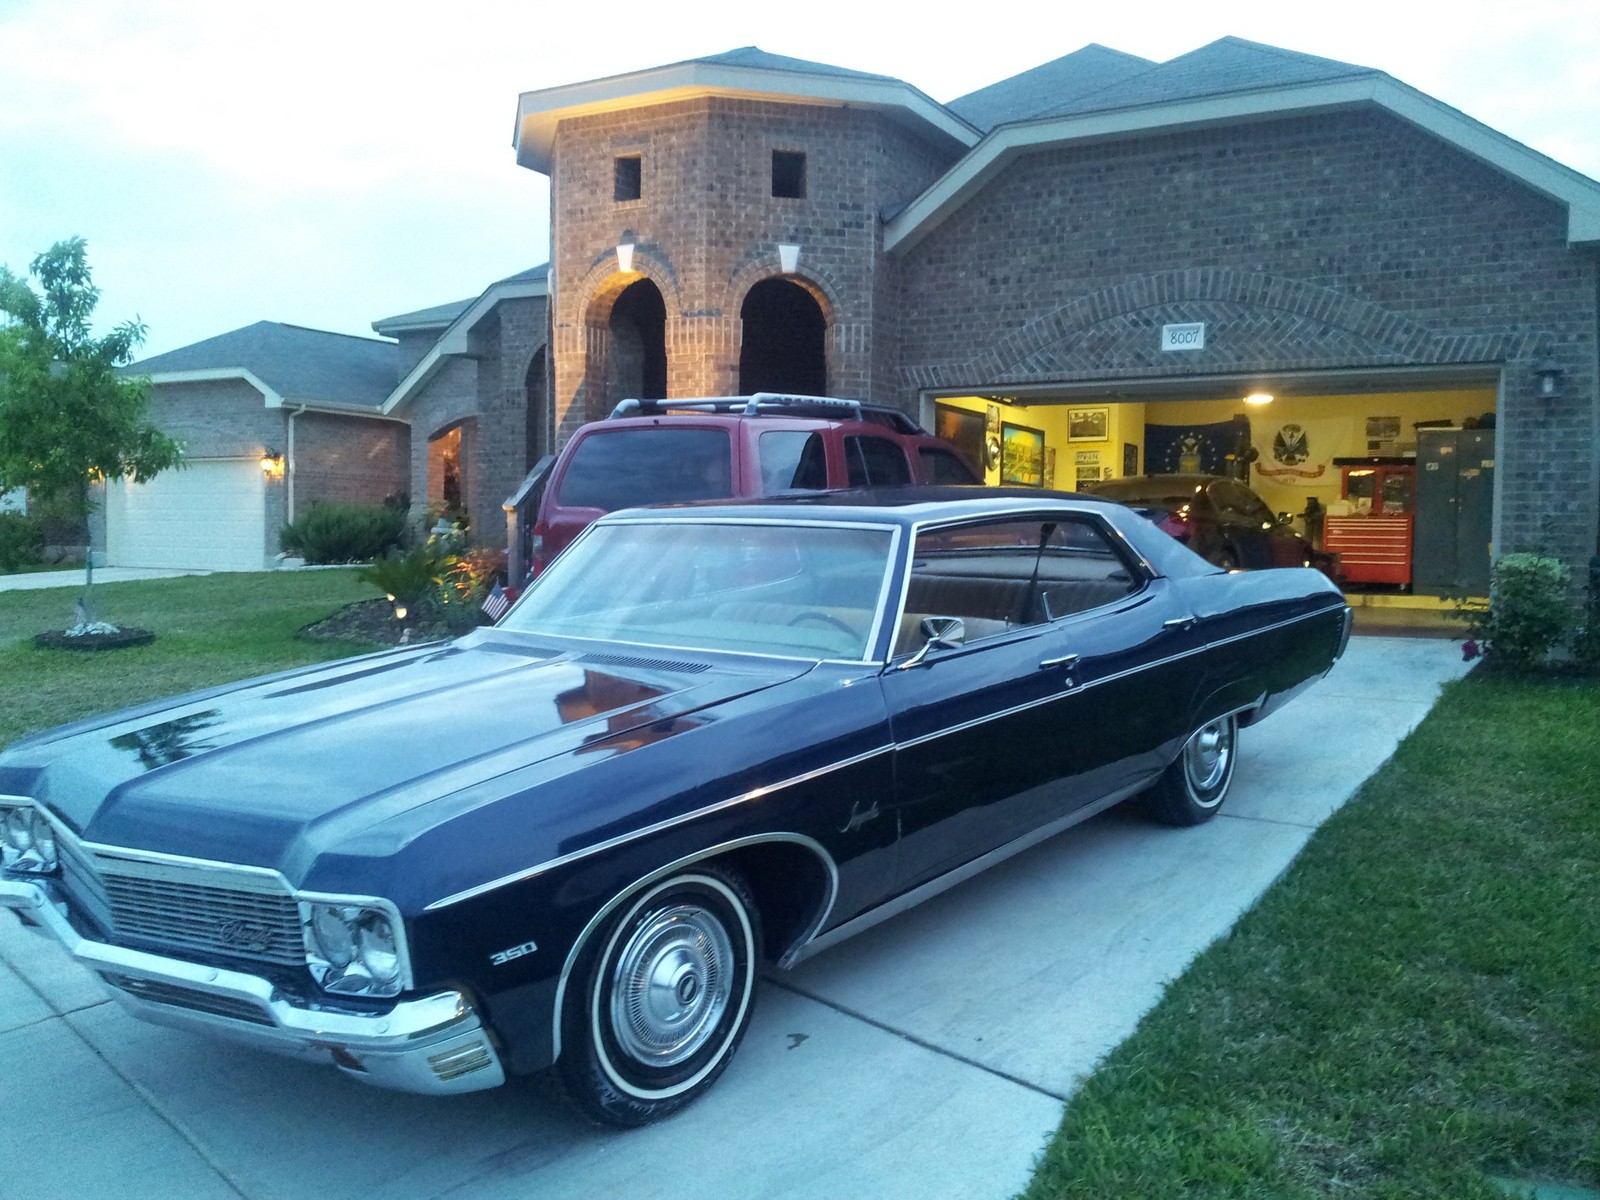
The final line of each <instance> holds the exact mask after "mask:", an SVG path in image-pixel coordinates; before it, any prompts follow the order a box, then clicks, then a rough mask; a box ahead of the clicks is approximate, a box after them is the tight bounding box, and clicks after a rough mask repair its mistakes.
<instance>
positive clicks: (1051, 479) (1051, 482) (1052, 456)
mask: <svg viewBox="0 0 1600 1200" xmlns="http://www.w3.org/2000/svg"><path fill="white" fill-rule="evenodd" d="M1044 485H1045V487H1047V488H1053V487H1055V486H1056V448H1055V447H1054V446H1047V447H1046V448H1045V452H1044Z"/></svg>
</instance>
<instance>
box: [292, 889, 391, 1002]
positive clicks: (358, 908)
mask: <svg viewBox="0 0 1600 1200" xmlns="http://www.w3.org/2000/svg"><path fill="white" fill-rule="evenodd" d="M302 904H303V907H304V911H305V918H306V919H305V929H306V965H307V966H309V967H310V968H311V975H312V977H313V978H314V979H315V980H316V981H317V983H318V984H320V985H321V986H322V987H323V988H325V989H326V990H327V991H330V992H337V993H339V994H341V995H346V996H398V995H399V994H400V992H401V990H402V988H403V986H404V983H405V978H404V977H405V950H404V945H403V942H402V940H401V939H402V936H403V934H402V931H401V929H400V928H399V922H398V918H397V917H396V916H395V915H394V914H392V913H390V912H388V911H386V910H385V909H382V908H378V907H375V906H373V905H371V904H363V903H360V902H354V901H352V902H339V901H327V900H306V901H302Z"/></svg>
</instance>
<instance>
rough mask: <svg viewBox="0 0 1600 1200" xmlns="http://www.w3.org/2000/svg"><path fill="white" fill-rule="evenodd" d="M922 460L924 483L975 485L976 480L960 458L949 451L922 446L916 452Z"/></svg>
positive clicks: (969, 468) (970, 469)
mask: <svg viewBox="0 0 1600 1200" xmlns="http://www.w3.org/2000/svg"><path fill="white" fill-rule="evenodd" d="M917 454H918V455H919V456H920V457H921V459H922V479H923V482H924V483H935V484H941V483H953V484H963V483H977V482H978V479H977V477H976V475H974V474H973V471H972V468H971V467H969V466H968V465H967V464H966V462H965V461H963V460H962V458H961V456H960V455H958V454H954V453H952V452H951V451H949V450H940V449H938V448H937V447H933V446H924V447H922V448H921V449H920V450H918V451H917Z"/></svg>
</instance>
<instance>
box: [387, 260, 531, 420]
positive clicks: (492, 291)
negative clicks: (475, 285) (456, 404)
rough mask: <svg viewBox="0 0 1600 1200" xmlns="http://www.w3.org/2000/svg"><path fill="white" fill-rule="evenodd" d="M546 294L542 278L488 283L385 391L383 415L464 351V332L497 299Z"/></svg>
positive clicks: (421, 386)
mask: <svg viewBox="0 0 1600 1200" xmlns="http://www.w3.org/2000/svg"><path fill="white" fill-rule="evenodd" d="M549 294H550V285H549V282H548V281H546V280H530V281H527V282H523V283H496V284H492V285H490V287H489V288H488V289H487V290H485V291H484V293H483V295H481V296H479V297H478V298H477V299H476V300H474V301H473V302H472V303H471V304H470V305H469V306H468V307H467V309H466V311H464V312H463V313H462V314H461V315H460V316H459V317H457V318H456V319H455V320H454V321H451V322H450V324H449V325H448V326H446V327H445V331H444V332H443V333H441V334H440V335H439V340H438V341H437V342H435V343H434V344H433V346H432V347H431V348H430V349H429V350H428V352H427V353H426V354H424V355H423V356H422V359H421V360H420V361H419V362H418V363H417V365H416V366H414V367H412V368H411V370H410V371H408V372H407V373H406V377H405V378H404V379H402V380H401V381H400V383H399V384H398V385H397V386H396V387H395V389H394V391H392V392H390V393H389V395H388V397H387V398H386V399H385V400H384V402H383V407H382V412H383V414H384V415H385V416H387V415H388V414H390V413H392V412H394V410H395V409H397V408H399V407H401V406H402V405H404V404H407V403H409V402H410V401H411V399H412V397H413V396H415V395H416V394H417V392H419V391H421V390H422V388H423V387H424V386H425V385H426V384H427V382H428V381H429V380H430V379H432V378H433V377H434V376H435V375H437V374H438V373H439V370H440V368H441V367H443V366H444V362H445V359H447V358H459V357H461V356H462V355H465V354H467V353H468V335H469V334H471V332H472V329H473V326H475V325H477V323H478V322H479V321H481V320H483V318H484V317H486V316H488V315H489V314H490V313H491V312H493V311H494V308H495V306H496V305H497V304H499V303H501V301H504V300H522V299H528V298H531V297H538V296H548V295H549Z"/></svg>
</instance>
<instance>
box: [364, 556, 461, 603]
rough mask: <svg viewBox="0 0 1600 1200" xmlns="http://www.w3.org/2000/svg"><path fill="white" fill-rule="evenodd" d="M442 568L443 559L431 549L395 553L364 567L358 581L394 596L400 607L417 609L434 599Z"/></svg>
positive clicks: (374, 560)
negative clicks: (441, 560)
mask: <svg viewBox="0 0 1600 1200" xmlns="http://www.w3.org/2000/svg"><path fill="white" fill-rule="evenodd" d="M441 568H442V563H441V562H440V559H439V556H438V555H437V554H435V553H434V552H433V551H432V550H431V549H430V548H429V547H427V546H418V547H417V548H416V549H415V550H411V551H408V552H406V553H404V554H402V553H399V552H398V551H391V552H390V553H388V554H385V555H383V556H382V557H380V558H375V559H373V560H372V565H371V566H368V567H363V568H362V569H361V571H360V572H358V574H357V578H359V579H361V580H362V581H363V582H366V583H370V584H372V585H373V586H374V587H377V588H379V589H381V590H382V591H383V592H385V593H386V594H388V595H389V596H392V597H393V598H394V599H395V601H396V602H397V603H399V604H403V605H405V606H406V607H407V608H415V607H416V606H418V605H420V604H421V603H422V602H423V600H425V599H427V598H429V597H430V596H432V595H433V591H434V589H435V588H436V587H438V586H439V575H440V570H441Z"/></svg>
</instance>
